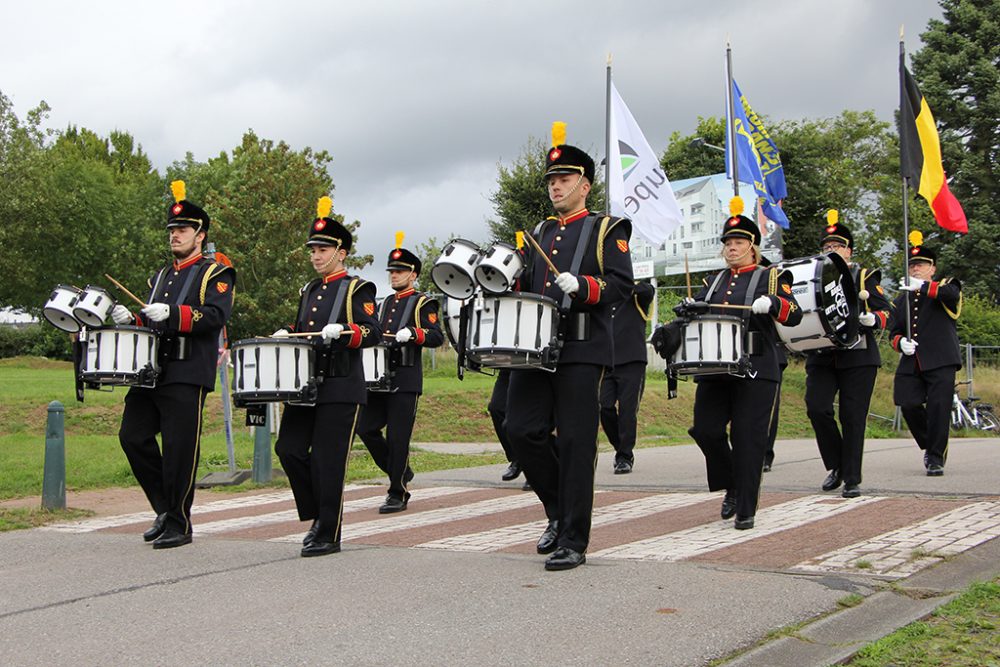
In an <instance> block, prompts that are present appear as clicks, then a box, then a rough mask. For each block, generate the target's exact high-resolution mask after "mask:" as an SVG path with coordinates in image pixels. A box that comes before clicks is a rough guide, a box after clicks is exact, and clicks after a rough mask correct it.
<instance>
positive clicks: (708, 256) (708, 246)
mask: <svg viewBox="0 0 1000 667" xmlns="http://www.w3.org/2000/svg"><path fill="white" fill-rule="evenodd" d="M670 185H671V186H672V187H673V189H674V196H675V197H677V205H678V206H680V209H681V214H682V215H683V216H684V222H683V223H682V224H681V226H680V227H678V228H677V229H675V230H674V232H673V233H672V234H671V235H670V236H669V237H668V238H667V240H666V241H665V242H664V243H663V245H661V246H660V247H654V246H653V245H651V244H650V243H648V242H647V241H646V240H645V239H642V238H640V237H639V236H637V235H636V236H633V237H632V240H631V242H630V246H631V250H632V262H633V264H635V263H636V262H643V261H646V262H648V261H652V262H653V265H654V274H655V275H657V276H663V275H673V274H680V273H684V258H685V256H687V260H688V266H689V267H690V270H691V272H692V273H695V272H700V271H710V270H714V269H720V268H722V266H723V264H724V262H723V261H722V257H721V254H720V251H721V244H720V243H719V237H720V236H721V235H722V225H723V223H724V222H725V221H726V219H727V218H728V217H729V199H730V198H731V196H732V195H731V193H732V181H730V180H729V179H728V178H726V175H725V174H714V175H711V176H701V177H698V178H686V179H683V180H679V181H671V183H670ZM740 190H741V192H742V193H743V198H744V201H745V202H747V206H748V207H749V206H753V205H754V204H753V202H754V201H755V197H754V194H753V190H752V189H751V188H750V187H749V186H746V185H741V187H740ZM723 199H724V201H723ZM744 215H747V216H749V217H751V218H754V219H757V215H755V212H754V211H753V210H747V211H745V213H744ZM767 228H768V231H769V233H768V235H767V238H766V239H765V242H764V244H763V246H764V254H765V255H766V256H767V258H768V259H770V260H771V261H772V262H774V261H781V241H780V231H781V229H780V227H778V226H777V225H775V224H774V223H772V222H770V221H768V222H767ZM775 236H776V237H777V238H775Z"/></svg>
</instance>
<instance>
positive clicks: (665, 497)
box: [416, 493, 718, 553]
mask: <svg viewBox="0 0 1000 667" xmlns="http://www.w3.org/2000/svg"><path fill="white" fill-rule="evenodd" d="M717 496H718V494H717V493H669V494H657V495H653V496H647V497H644V498H636V499H634V500H627V501H625V502H621V503H615V504H614V505H608V506H606V507H597V508H595V509H594V515H593V521H592V523H591V526H592V527H594V528H597V527H599V526H605V525H608V524H612V523H619V522H622V521H629V520H631V519H637V518H639V517H642V516H647V515H650V514H656V513H657V512H663V511H665V510H670V509H676V508H678V507H686V506H688V505H695V504H697V503H701V502H705V501H707V500H712V499H713V498H716V497H717ZM547 524H548V522H547V521H544V520H542V521H531V522H529V523H522V524H518V525H515V526H504V527H502V528H495V529H493V530H486V531H482V532H478V533H467V534H465V535H453V536H451V537H445V538H443V539H440V540H433V541H431V542H424V543H423V544H418V545H416V548H418V549H441V550H448V551H468V552H480V553H486V552H490V551H499V550H500V549H505V548H508V547H512V546H514V545H516V544H523V543H524V542H531V541H534V540H537V539H538V536H539V535H540V534H541V532H542V531H543V530H545V526H546V525H547Z"/></svg>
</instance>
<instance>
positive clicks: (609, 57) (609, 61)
mask: <svg viewBox="0 0 1000 667" xmlns="http://www.w3.org/2000/svg"><path fill="white" fill-rule="evenodd" d="M608 67H611V52H610V51H608Z"/></svg>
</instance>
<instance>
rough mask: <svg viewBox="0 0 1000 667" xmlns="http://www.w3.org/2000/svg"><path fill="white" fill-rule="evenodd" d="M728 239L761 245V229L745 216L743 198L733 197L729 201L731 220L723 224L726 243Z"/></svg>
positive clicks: (722, 239) (722, 240) (723, 239)
mask: <svg viewBox="0 0 1000 667" xmlns="http://www.w3.org/2000/svg"><path fill="white" fill-rule="evenodd" d="M728 238H741V239H747V240H749V241H751V242H752V243H753V244H754V245H756V246H759V245H760V239H761V236H760V227H758V226H757V223H756V222H754V221H753V220H751V219H750V218H748V217H746V216H745V215H743V198H742V197H733V198H732V199H730V200H729V218H728V219H727V220H726V221H725V222H724V223H722V238H720V239H719V240H720V241H721V242H723V243H725V241H726V239H728Z"/></svg>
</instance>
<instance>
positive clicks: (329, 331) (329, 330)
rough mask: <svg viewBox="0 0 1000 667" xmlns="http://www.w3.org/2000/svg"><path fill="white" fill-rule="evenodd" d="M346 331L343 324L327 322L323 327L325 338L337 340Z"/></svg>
mask: <svg viewBox="0 0 1000 667" xmlns="http://www.w3.org/2000/svg"><path fill="white" fill-rule="evenodd" d="M342 333H344V325H343V324H327V325H326V326H325V327H323V340H331V339H333V340H337V339H338V338H340V334H342Z"/></svg>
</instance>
